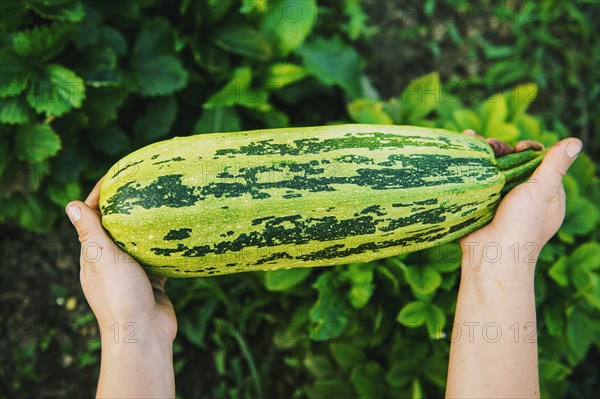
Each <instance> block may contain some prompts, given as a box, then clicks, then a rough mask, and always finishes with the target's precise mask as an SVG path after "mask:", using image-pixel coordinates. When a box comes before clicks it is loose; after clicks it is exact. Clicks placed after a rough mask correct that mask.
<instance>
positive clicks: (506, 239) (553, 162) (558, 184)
mask: <svg viewBox="0 0 600 399" xmlns="http://www.w3.org/2000/svg"><path fill="white" fill-rule="evenodd" d="M465 133H466V134H470V135H475V133H474V132H473V131H468V132H465ZM493 140H494V139H487V140H486V141H488V143H490V144H491V145H492V147H493V148H494V151H495V153H496V155H497V156H500V155H505V154H508V153H510V152H512V151H513V149H512V148H510V147H509V146H507V145H506V144H503V143H500V142H499V141H497V140H495V142H496V143H492V142H490V141H493ZM529 148H532V149H541V148H540V144H539V143H536V142H532V141H523V142H519V143H517V145H516V146H515V148H514V151H517V152H518V151H523V150H526V149H529ZM581 148H582V143H581V141H580V140H579V139H576V138H568V139H565V140H562V141H560V142H558V143H556V144H555V145H554V146H552V148H550V149H549V150H548V152H547V153H546V155H545V156H544V159H543V161H542V164H541V165H540V166H539V167H538V168H537V169H536V171H535V172H534V173H533V175H532V176H531V177H530V178H529V180H528V181H527V182H525V183H523V184H520V185H518V186H517V187H515V188H514V189H512V190H511V191H510V192H509V193H508V194H507V195H506V196H505V197H504V199H503V200H502V202H501V203H500V205H499V207H498V209H497V211H496V215H495V216H494V219H493V220H492V222H490V223H489V224H488V225H486V226H484V227H483V228H481V229H479V230H477V231H475V232H473V233H471V234H469V235H467V236H465V237H463V238H462V239H461V240H460V243H461V246H462V249H463V253H468V252H469V251H472V250H473V249H474V248H473V244H484V245H485V243H494V244H495V245H498V248H504V249H508V248H514V251H511V252H515V251H518V250H519V249H521V251H523V250H524V249H525V250H528V251H529V252H528V255H527V256H528V259H529V260H530V261H531V260H536V259H537V256H538V255H539V252H540V251H541V249H542V247H543V246H544V245H545V244H546V243H547V242H548V241H549V240H550V238H552V236H553V235H554V234H555V233H556V232H557V231H558V229H559V227H560V225H561V224H562V222H563V219H564V216H565V191H564V188H563V185H562V177H563V176H564V175H565V174H566V173H567V170H568V169H569V167H570V166H571V164H572V163H573V161H574V160H575V158H576V157H577V155H578V154H579V152H580V151H581ZM515 243H516V245H517V247H516V248H515V247H513V246H514V245H515ZM482 247H483V246H481V245H478V249H479V250H481V248H482ZM524 247H525V248H524ZM472 255H473V254H471V258H472V257H473V256H472Z"/></svg>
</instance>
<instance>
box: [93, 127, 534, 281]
mask: <svg viewBox="0 0 600 399" xmlns="http://www.w3.org/2000/svg"><path fill="white" fill-rule="evenodd" d="M543 154H544V152H540V151H534V150H526V151H522V152H518V153H514V154H509V155H506V156H504V157H501V158H497V159H496V158H495V155H494V150H493V148H492V147H491V146H490V144H488V143H486V142H484V141H482V140H480V139H478V138H475V137H471V136H468V135H464V134H459V133H453V132H449V131H445V130H440V129H430V128H421V127H413V126H386V125H361V124H354V125H336V126H321V127H305V128H284V129H270V130H256V131H248V132H236V133H217V134H204V135H197V136H189V137H177V138H174V139H171V140H167V141H162V142H158V143H154V144H151V145H149V146H146V147H144V148H142V149H140V150H138V151H135V152H133V153H131V154H129V155H127V156H126V157H124V158H123V159H121V160H120V161H119V162H118V163H117V164H116V165H114V166H113V167H112V168H111V169H110V171H109V172H108V174H107V175H106V177H105V178H104V180H103V182H102V186H101V190H100V202H99V205H100V210H101V213H102V224H103V226H104V227H105V229H106V230H107V231H108V232H109V234H110V235H111V236H112V238H113V239H114V240H115V242H116V243H117V244H118V245H119V247H121V248H122V249H123V250H125V251H126V252H128V253H129V254H131V255H132V256H133V257H134V258H135V259H137V260H138V261H139V262H140V263H141V264H142V265H144V267H146V268H147V270H148V272H150V273H152V274H156V275H162V276H168V277H196V276H207V275H216V274H228V273H236V272H242V271H251V270H274V269H279V268H290V267H307V266H328V265H336V264H346V263H352V262H368V261H371V260H375V259H380V258H385V257H389V256H393V255H397V254H399V253H404V252H412V251H417V250H421V249H425V248H428V247H431V246H434V245H438V244H442V243H445V242H448V241H451V240H454V239H456V238H458V237H461V236H464V235H466V234H468V233H469V232H471V231H473V230H475V229H478V228H479V227H481V226H483V225H485V224H486V223H488V222H489V221H490V220H491V219H492V217H493V215H494V212H495V209H496V207H497V206H498V204H499V202H500V199H501V197H502V196H503V195H504V194H505V193H506V192H507V191H508V190H510V189H511V188H512V187H514V186H515V185H517V184H519V183H521V182H523V181H524V180H526V179H527V178H528V177H529V175H530V174H531V173H532V172H533V171H534V170H535V168H536V167H537V165H539V163H540V162H541V160H542V157H543Z"/></svg>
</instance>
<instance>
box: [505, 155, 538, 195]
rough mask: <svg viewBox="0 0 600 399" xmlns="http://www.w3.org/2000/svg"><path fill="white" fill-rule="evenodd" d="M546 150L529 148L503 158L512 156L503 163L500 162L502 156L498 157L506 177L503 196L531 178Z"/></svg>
mask: <svg viewBox="0 0 600 399" xmlns="http://www.w3.org/2000/svg"><path fill="white" fill-rule="evenodd" d="M546 151H547V150H546V149H545V150H542V151H533V150H527V151H523V152H522V153H516V154H510V155H507V156H505V157H502V158H507V157H511V156H512V158H511V159H509V160H503V161H502V163H500V161H501V160H502V158H498V166H499V167H500V169H501V170H502V173H503V174H504V177H505V179H506V182H505V183H504V187H503V188H502V196H504V195H506V193H508V192H509V191H510V190H512V189H513V188H514V187H515V186H517V185H519V184H521V183H523V182H525V181H527V180H529V178H530V176H531V175H532V174H533V172H534V171H535V169H536V168H537V167H538V166H539V165H540V164H541V163H542V159H544V155H546ZM513 155H514V156H513Z"/></svg>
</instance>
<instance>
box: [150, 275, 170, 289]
mask: <svg viewBox="0 0 600 399" xmlns="http://www.w3.org/2000/svg"><path fill="white" fill-rule="evenodd" d="M148 278H149V279H150V284H151V285H152V288H155V289H157V290H159V291H161V292H165V281H166V280H167V278H166V277H160V276H149V277H148Z"/></svg>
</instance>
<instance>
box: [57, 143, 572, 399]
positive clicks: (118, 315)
mask: <svg viewBox="0 0 600 399" xmlns="http://www.w3.org/2000/svg"><path fill="white" fill-rule="evenodd" d="M465 133H466V134H471V135H475V133H474V132H472V131H465ZM490 141H491V140H488V142H490ZM490 144H491V145H492V147H493V148H494V151H495V152H496V154H497V155H500V154H505V153H509V152H511V151H513V149H512V148H510V147H507V146H506V145H505V144H503V143H499V142H490ZM527 148H536V149H537V148H540V145H539V144H538V143H535V142H521V143H518V144H517V145H516V146H515V148H514V151H522V150H525V149H527ZM580 150H581V142H580V141H579V140H577V139H572V138H571V139H566V140H563V141H561V142H559V143H557V144H556V145H555V146H553V147H552V148H551V149H550V150H549V151H548V153H547V154H546V156H545V158H544V161H543V163H542V165H540V167H539V168H538V169H537V170H536V172H535V173H534V175H533V176H532V178H531V181H530V182H528V183H524V184H521V185H520V186H518V187H516V188H515V189H513V190H512V191H511V192H510V193H509V194H508V195H507V196H506V197H505V198H504V200H503V201H502V203H501V205H500V207H499V209H498V211H497V213H496V216H495V218H494V220H493V221H492V222H491V223H490V224H488V225H487V226H485V227H483V228H482V229H480V230H477V231H476V232H474V233H471V234H469V235H468V236H465V237H463V238H462V239H461V241H460V243H461V247H462V250H463V261H462V276H461V284H460V289H459V294H458V302H457V309H456V315H455V320H454V322H455V330H454V332H453V340H452V344H451V350H450V364H449V370H448V381H447V390H446V396H447V397H460V398H467V397H477V398H484V397H494V398H499V397H519V398H525V397H527V398H529V397H532V398H535V397H539V383H538V366H537V343H536V342H535V326H536V324H535V322H536V319H535V303H534V294H533V275H534V268H535V260H537V255H538V254H539V251H540V250H541V248H542V247H543V245H544V244H545V243H546V242H547V241H548V240H549V239H550V238H551V237H552V236H553V235H554V234H555V233H556V231H557V230H558V228H559V227H560V225H561V223H562V221H563V218H564V213H565V193H564V189H563V186H562V176H563V175H564V174H565V173H566V171H567V169H568V167H569V166H570V165H571V163H572V162H573V160H574V158H575V157H576V155H577V153H579V151H580ZM99 187H100V182H98V184H96V186H95V187H94V189H93V190H92V192H91V193H90V195H89V196H88V198H87V199H86V200H85V201H84V202H81V201H72V202H70V203H69V204H68V205H67V208H66V211H67V214H68V215H69V218H70V220H71V222H72V223H73V225H74V226H75V228H76V229H77V233H78V235H79V240H80V242H81V247H82V251H81V257H80V265H81V269H80V279H81V286H82V288H83V292H84V294H85V297H86V299H87V301H88V303H89V305H90V307H91V308H92V311H93V312H94V314H95V316H96V319H97V320H98V325H99V327H100V332H101V336H102V338H101V341H102V342H101V343H102V356H101V366H100V377H99V382H98V388H97V392H96V396H97V397H98V398H113V397H120V398H125V397H128V398H129V397H137V398H174V397H175V375H174V371H173V341H174V339H175V336H176V334H177V319H176V316H175V312H174V310H173V305H172V304H171V302H170V300H169V298H168V297H167V295H166V294H165V291H164V284H165V279H164V278H159V277H155V276H148V275H147V274H146V272H145V271H144V269H143V268H142V267H141V266H140V265H139V264H138V263H137V262H135V261H134V260H133V258H131V257H130V256H128V255H127V254H125V253H124V252H122V251H121V250H120V249H119V248H118V247H117V246H116V244H115V243H114V242H113V241H112V240H111V238H110V237H109V236H108V234H107V233H106V232H105V231H104V229H103V228H102V225H101V221H100V212H99V209H98V199H99ZM515 242H516V243H517V247H518V248H519V249H520V250H519V251H518V254H519V256H517V259H516V260H515V248H516V247H514V243H515ZM529 243H533V244H532V245H533V251H532V247H531V245H530V246H529V247H527V248H525V246H526V245H528V244H529ZM486 244H487V245H486ZM490 246H494V247H495V248H501V255H495V252H494V251H493V250H489V251H488V252H485V251H483V249H484V248H487V247H490ZM532 261H533V262H532ZM477 323H478V324H477ZM486 323H497V324H498V326H499V328H500V330H498V329H497V328H495V326H494V325H491V324H490V325H491V326H492V327H489V326H488V327H487V330H486V335H485V339H484V336H483V335H482V330H483V329H484V327H485V326H486ZM515 323H517V326H518V328H517V331H519V334H518V336H519V337H518V338H519V339H518V340H517V343H515V342H514V341H515V333H514V330H515V327H514V326H515ZM456 326H459V328H460V329H461V331H460V332H461V334H460V338H458V336H459V335H458V332H459V331H458V328H457V327H456ZM511 327H513V329H511ZM525 327H529V329H528V330H526V329H524V328H525ZM531 328H533V329H534V330H531ZM470 330H471V331H470ZM496 331H501V334H500V337H499V338H498V337H497V335H498V334H496ZM532 331H533V333H534V334H533V338H534V342H527V341H531V339H529V340H526V339H525V336H526V335H528V336H529V335H531V332H532ZM469 334H470V335H471V337H472V339H470V337H469ZM496 338H498V340H497V341H496V342H491V341H494V340H495V339H496ZM489 341H490V342H489Z"/></svg>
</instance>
